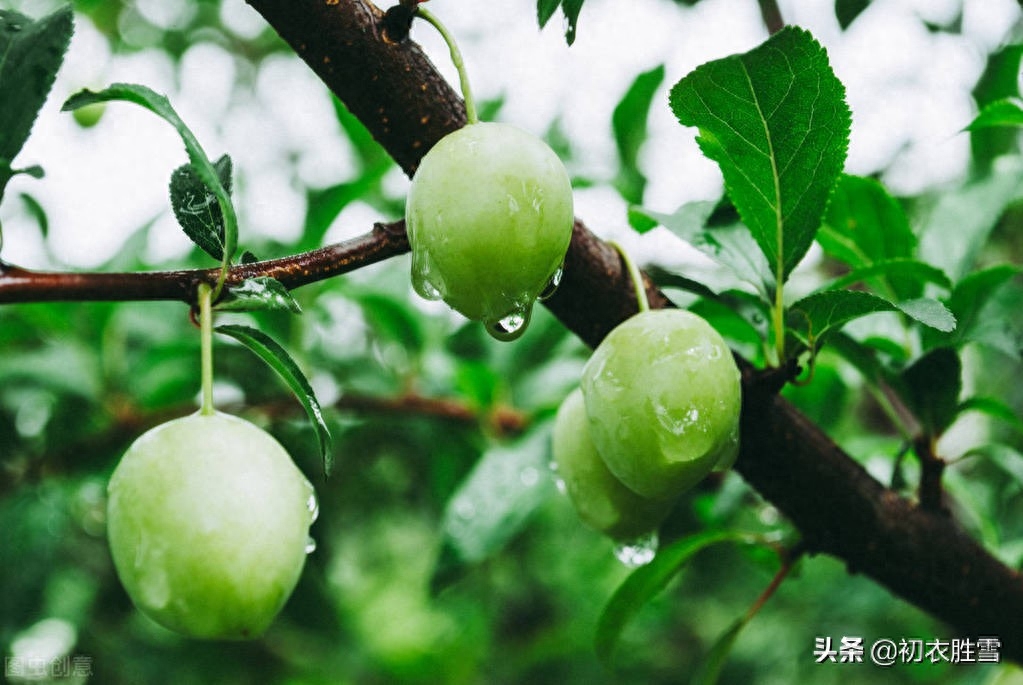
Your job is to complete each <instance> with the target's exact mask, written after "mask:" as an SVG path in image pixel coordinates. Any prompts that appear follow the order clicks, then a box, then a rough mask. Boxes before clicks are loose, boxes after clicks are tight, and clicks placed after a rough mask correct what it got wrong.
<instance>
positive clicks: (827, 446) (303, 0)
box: [248, 0, 1023, 661]
mask: <svg viewBox="0 0 1023 685" xmlns="http://www.w3.org/2000/svg"><path fill="white" fill-rule="evenodd" d="M248 2H249V4H250V5H252V6H253V7H254V8H256V10H258V11H259V12H260V13H261V14H262V15H263V16H264V17H265V18H266V19H267V21H268V22H269V23H270V24H271V25H272V26H273V27H274V28H275V29H276V30H277V32H278V33H279V34H280V35H281V36H282V37H283V38H284V39H285V40H286V41H287V42H288V43H289V44H290V45H291V46H292V47H293V48H294V49H295V51H296V52H297V53H298V54H299V55H300V56H301V57H302V58H303V59H304V60H305V61H306V63H307V64H309V66H310V67H311V68H312V69H313V70H314V71H315V72H316V73H317V74H319V76H320V78H321V79H323V81H324V82H325V83H326V84H327V86H328V87H329V88H330V89H331V90H332V91H333V92H334V93H335V94H336V95H337V96H338V97H339V98H340V99H341V100H342V101H343V102H344V103H345V104H346V105H347V106H348V108H349V109H350V110H351V111H352V112H353V113H355V115H356V116H358V117H359V119H360V120H361V121H362V122H363V123H364V124H365V125H366V126H367V128H369V130H370V132H371V133H372V134H373V135H374V137H375V138H376V139H377V140H378V141H379V142H380V143H381V144H382V145H383V146H384V148H385V149H386V150H387V151H388V152H389V153H390V154H391V156H393V157H394V158H395V159H396V160H398V163H399V164H400V165H401V166H402V168H403V169H404V170H405V171H406V172H407V173H411V172H412V171H414V169H415V168H416V165H417V164H418V160H419V159H420V158H421V156H422V155H423V154H424V153H425V152H426V150H428V149H429V148H430V146H432V145H433V144H434V143H435V142H437V140H439V139H440V138H441V137H443V136H444V135H445V134H446V133H448V132H450V131H452V130H454V129H456V128H458V127H459V126H461V125H462V124H463V123H464V107H463V106H462V104H461V101H460V100H459V98H458V97H457V95H456V94H455V93H454V91H453V90H452V89H451V88H450V87H449V86H447V85H446V84H444V83H443V81H441V80H440V77H439V75H438V74H437V72H436V70H435V69H434V68H433V65H432V64H430V62H429V60H428V59H427V58H426V56H425V55H424V54H423V53H422V51H421V50H420V49H419V47H418V46H416V45H415V44H414V43H412V42H411V41H402V42H398V43H395V42H393V41H389V40H386V39H384V38H383V36H382V35H381V29H380V21H381V17H382V16H383V13H382V12H381V11H380V10H379V9H377V8H375V7H373V6H372V5H371V4H370V3H368V2H366V0H337V2H333V3H332V4H331V3H327V2H323V1H322V0H248ZM648 291H650V288H648ZM669 304H670V303H669V302H668V300H667V299H666V298H665V297H664V296H663V295H662V294H660V293H658V292H651V306H653V307H660V306H668V305H669ZM547 306H548V307H549V308H550V309H551V311H552V312H554V314H555V315H556V316H558V318H559V319H560V320H561V321H562V322H563V323H564V324H565V325H566V326H567V327H568V328H570V329H571V330H572V331H574V332H575V333H576V334H577V335H579V336H580V338H582V339H583V340H584V341H585V342H587V343H588V344H590V345H596V344H598V343H599V342H600V340H601V339H602V338H603V337H604V335H606V334H607V333H608V332H609V331H610V330H611V329H612V328H613V327H614V326H615V325H617V324H618V323H619V322H620V321H622V320H623V319H624V318H626V317H627V316H629V315H631V314H632V313H634V312H635V311H636V303H635V299H634V297H633V295H632V292H631V288H630V286H629V283H628V276H627V274H626V273H625V269H623V268H622V264H621V260H620V257H619V255H618V253H617V252H616V251H615V250H614V249H613V248H611V247H609V246H607V245H605V244H604V243H603V242H601V241H600V240H599V239H598V238H596V237H595V236H594V235H593V234H592V233H590V232H589V231H588V230H587V229H586V228H585V227H584V226H583V225H582V224H581V223H579V222H578V221H577V222H576V225H575V229H574V232H573V236H572V243H571V245H570V247H569V252H568V256H567V258H566V262H565V275H564V279H563V280H562V283H561V286H560V287H559V288H558V291H557V292H556V293H555V295H554V297H552V298H551V299H550V300H548V301H547ZM744 377H745V379H746V380H745V382H744V404H743V418H742V449H741V452H740V455H739V459H738V461H737V462H736V467H735V468H736V469H737V470H738V471H739V473H741V474H742V475H743V477H744V478H745V479H746V480H747V481H748V482H749V483H750V484H751V485H752V486H753V487H754V488H756V489H757V490H758V491H759V492H760V493H761V494H762V495H763V496H764V497H766V498H767V499H768V500H770V501H771V502H773V503H774V504H775V505H776V506H777V507H778V508H779V509H780V510H781V511H782V512H784V513H785V514H786V515H787V516H788V517H789V518H790V519H791V520H792V522H793V523H794V524H795V525H796V526H797V527H798V528H799V530H800V531H801V532H802V534H803V536H804V541H805V544H806V548H807V550H809V551H811V552H824V553H828V554H831V555H834V556H836V557H838V558H840V559H843V560H844V561H845V562H846V563H847V565H848V567H849V569H850V570H851V571H854V572H861V573H865V574H867V575H869V576H870V577H871V578H873V579H875V580H876V581H878V582H879V583H881V584H882V585H884V586H886V587H888V588H890V589H891V590H892V591H894V592H895V593H897V594H899V595H901V596H902V597H904V598H905V599H907V600H909V601H911V602H913V603H914V604H916V605H917V606H919V607H920V608H922V609H923V610H925V611H927V612H929V613H930V614H932V615H934V616H935V617H937V618H940V619H942V620H944V621H947V622H948V623H950V624H952V625H953V626H954V627H955V628H956V629H957V630H959V631H963V635H964V636H970V637H976V636H980V635H991V636H997V637H999V638H1000V639H1001V640H1002V643H1003V648H1002V654H1003V655H1004V656H1005V657H1007V658H1011V659H1014V660H1016V661H1023V623H1021V622H1020V620H1019V617H1020V616H1023V578H1021V576H1020V574H1019V573H1017V572H1016V571H1014V570H1012V569H1009V568H1007V567H1006V566H1005V565H1004V564H1002V563H1000V562H999V561H998V560H997V559H995V558H994V557H993V556H992V555H991V554H989V553H988V552H987V551H986V550H984V549H983V548H982V547H981V546H980V545H979V544H978V543H977V542H976V541H974V540H973V539H971V538H970V537H969V536H967V535H966V534H964V533H963V532H962V531H961V530H959V529H958V528H957V527H956V525H955V524H954V522H953V521H952V520H951V519H950V518H948V517H946V516H941V515H937V514H935V513H933V512H929V511H925V510H922V509H921V508H920V507H918V506H916V505H915V504H914V503H912V502H910V501H908V500H906V499H904V498H902V497H900V496H899V495H897V494H896V493H894V492H892V491H890V490H887V489H885V488H884V487H883V486H882V485H881V484H880V483H878V482H877V481H876V480H874V479H873V478H872V477H870V475H869V474H867V472H866V471H865V470H864V469H863V468H862V467H861V466H860V465H859V464H857V463H856V462H855V461H854V460H853V459H852V458H850V457H849V455H847V454H845V453H844V452H843V451H842V450H841V449H840V448H839V447H838V446H837V445H836V444H835V443H834V442H833V441H832V440H831V439H829V438H828V436H827V435H825V434H824V433H823V432H822V431H821V430H820V429H819V428H818V427H817V426H815V425H814V424H813V423H811V422H810V421H809V420H807V419H806V418H805V417H804V416H803V415H802V414H800V413H799V412H798V411H797V410H796V409H795V408H794V407H793V406H792V405H791V404H789V403H788V402H786V401H785V400H783V399H781V398H779V397H778V396H777V395H775V394H774V393H773V392H770V391H766V392H765V391H762V390H761V389H760V387H761V386H760V385H759V384H758V383H757V382H755V380H754V379H755V375H754V374H753V373H752V371H751V369H750V368H748V365H744Z"/></svg>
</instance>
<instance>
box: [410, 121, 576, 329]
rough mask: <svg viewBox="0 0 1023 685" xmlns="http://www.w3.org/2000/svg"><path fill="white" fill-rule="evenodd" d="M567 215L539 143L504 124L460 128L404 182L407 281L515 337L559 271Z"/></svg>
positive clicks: (549, 155) (550, 156)
mask: <svg viewBox="0 0 1023 685" xmlns="http://www.w3.org/2000/svg"><path fill="white" fill-rule="evenodd" d="M573 217H574V212H573V206H572V184H571V182H570V180H569V178H568V173H567V172H566V171H565V167H564V165H563V164H562V163H561V160H560V159H558V156H557V155H556V154H555V153H554V151H553V150H551V149H550V148H549V147H548V146H547V144H546V143H544V142H543V141H541V140H540V139H539V138H536V137H535V136H533V135H531V134H529V133H527V132H525V131H523V130H521V129H519V128H516V127H514V126H510V125H508V124H497V123H477V124H470V125H468V126H465V127H463V128H461V129H459V130H457V131H455V132H453V133H450V134H448V135H447V136H445V137H444V138H442V139H441V140H440V141H439V142H438V143H437V144H436V145H435V146H434V147H433V148H432V149H431V150H430V151H429V152H428V153H427V154H426V156H425V157H423V160H422V162H421V163H420V165H419V168H418V170H417V171H416V173H415V176H414V177H413V179H412V185H411V188H410V189H409V193H408V199H407V202H406V206H405V222H406V229H407V231H408V236H409V244H410V246H411V248H412V283H413V286H414V287H415V289H416V291H417V292H418V293H419V294H420V295H422V296H423V297H425V298H427V299H435V300H436V299H443V300H444V301H445V302H447V303H448V305H450V306H451V307H452V308H453V309H455V310H456V311H458V312H461V313H462V314H463V315H465V316H466V317H467V318H469V319H474V320H477V321H482V322H483V323H484V324H486V326H487V329H488V330H489V331H490V332H491V333H492V334H493V335H495V336H496V337H498V338H504V339H511V338H514V337H517V336H518V334H520V333H521V332H522V330H523V329H524V327H525V324H526V323H527V322H528V320H529V314H530V312H531V311H532V307H533V303H534V301H535V300H536V298H537V297H538V296H539V295H540V294H541V293H542V292H543V291H544V290H545V288H547V286H548V284H549V283H550V282H551V280H552V279H554V278H555V277H556V275H557V273H558V272H559V270H560V268H561V264H562V262H563V261H564V258H565V252H566V251H567V250H568V243H569V240H570V239H571V237H572V224H573V222H574V218H573Z"/></svg>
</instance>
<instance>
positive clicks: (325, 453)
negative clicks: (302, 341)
mask: <svg viewBox="0 0 1023 685" xmlns="http://www.w3.org/2000/svg"><path fill="white" fill-rule="evenodd" d="M214 330H215V331H216V332H217V333H223V334H224V335H227V336H229V337H232V338H234V339H235V340H237V341H238V342H240V343H242V344H243V345H245V347H247V348H249V349H250V350H252V352H254V353H255V354H256V356H257V357H259V358H260V359H262V360H263V361H265V362H266V363H267V364H268V365H269V366H270V368H272V369H273V370H274V371H276V372H277V374H278V375H279V376H280V377H281V378H282V379H283V380H284V382H285V383H286V384H287V386H288V387H289V388H291V391H292V392H293V393H295V397H297V398H298V401H299V402H300V403H301V404H302V407H303V408H304V409H305V412H306V414H307V415H308V416H309V421H310V423H312V424H313V428H314V429H315V431H316V439H317V441H318V443H319V446H320V456H321V457H322V459H323V472H324V473H325V474H329V473H330V471H331V469H332V468H333V454H332V453H331V451H330V431H329V430H328V428H327V422H326V420H325V419H324V418H323V411H322V410H321V409H320V402H319V400H317V399H316V393H315V392H313V387H312V386H311V385H309V381H308V380H307V379H306V377H305V374H303V373H302V370H301V369H300V368H298V364H296V363H295V360H294V359H292V358H291V355H289V354H288V351H287V350H285V349H284V348H283V347H281V346H280V344H279V343H278V342H277V341H276V340H274V339H273V338H271V337H270V336H268V335H267V334H266V333H263V332H262V331H260V330H259V329H256V328H251V327H249V326H240V325H236V324H227V325H223V326H217V327H216V328H215V329H214Z"/></svg>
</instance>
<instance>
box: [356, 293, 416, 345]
mask: <svg viewBox="0 0 1023 685" xmlns="http://www.w3.org/2000/svg"><path fill="white" fill-rule="evenodd" d="M352 297H353V298H354V299H355V301H356V302H358V303H359V306H360V307H362V313H363V315H364V316H365V317H366V321H367V322H368V323H369V324H370V326H371V327H372V328H373V330H374V331H376V332H377V334H379V335H380V336H382V337H384V338H386V339H389V340H393V341H394V342H396V343H398V344H400V345H402V346H403V347H405V348H406V349H407V350H409V351H411V352H414V353H416V354H418V353H420V352H422V351H423V349H424V347H425V346H426V333H425V332H424V331H423V325H422V319H421V318H420V316H418V315H417V313H416V312H415V311H413V310H412V309H411V308H410V307H409V305H408V304H407V302H406V301H404V300H398V299H396V298H394V297H389V296H387V295H383V294H380V293H357V294H354V295H353V296H352Z"/></svg>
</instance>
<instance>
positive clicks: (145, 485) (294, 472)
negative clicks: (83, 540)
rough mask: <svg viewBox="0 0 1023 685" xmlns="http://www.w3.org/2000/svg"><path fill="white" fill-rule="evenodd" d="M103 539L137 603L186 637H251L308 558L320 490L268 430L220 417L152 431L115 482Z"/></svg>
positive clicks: (280, 604)
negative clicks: (105, 534)
mask: <svg viewBox="0 0 1023 685" xmlns="http://www.w3.org/2000/svg"><path fill="white" fill-rule="evenodd" d="M108 494H109V499H108V504H107V536H108V539H109V542H110V551H111V554H112V556H113V560H114V566H115V568H116V570H117V575H118V577H119V578H120V580H121V583H122V584H123V585H124V588H125V590H127V592H128V595H129V596H130V597H131V599H132V601H133V602H134V603H135V605H136V606H137V607H138V608H139V610H141V611H142V613H144V614H146V615H147V616H149V617H150V618H152V619H153V620H155V621H156V622H157V623H159V624H161V625H163V626H164V627H166V628H169V629H171V630H174V631H176V632H179V633H182V634H184V635H187V636H189V637H196V638H209V639H250V638H254V637H258V636H259V635H261V634H262V633H263V632H264V631H265V630H266V628H267V627H268V626H269V625H270V623H271V622H272V621H273V619H274V617H275V616H276V615H277V613H278V612H279V611H280V609H281V608H282V607H283V606H284V603H285V601H286V600H287V599H288V597H289V596H290V595H291V592H292V590H293V589H294V588H295V585H296V583H297V582H298V578H299V575H300V574H301V572H302V567H303V565H304V563H305V558H306V546H307V543H308V541H309V526H310V525H311V523H312V521H313V519H314V518H315V515H316V500H315V496H314V493H313V487H312V485H311V484H310V483H309V481H308V480H307V479H306V478H305V476H303V475H302V472H301V471H299V469H298V468H297V467H296V466H295V464H294V463H293V462H292V460H291V457H290V456H288V453H287V452H286V451H285V450H284V448H283V447H282V446H281V445H280V444H279V443H278V442H277V441H276V440H274V439H273V438H272V437H271V436H270V435H269V434H268V433H266V432H265V431H263V430H262V429H261V428H259V427H257V426H255V425H254V424H252V423H249V422H248V421H245V420H243V419H240V418H237V417H234V416H230V415H227V414H222V413H219V412H217V413H213V414H209V415H204V414H198V413H197V414H193V415H191V416H187V417H183V418H180V419H175V420H173V421H169V422H167V423H164V424H162V425H160V426H157V427H156V428H153V429H152V430H150V431H148V432H146V433H144V434H143V435H142V436H141V437H139V438H138V439H137V440H136V441H135V442H134V443H132V445H131V446H130V447H129V448H128V451H127V452H126V453H125V455H124V457H123V458H122V459H121V461H120V463H119V464H118V465H117V468H116V469H115V470H114V473H113V475H112V476H111V479H110V484H109V486H108Z"/></svg>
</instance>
